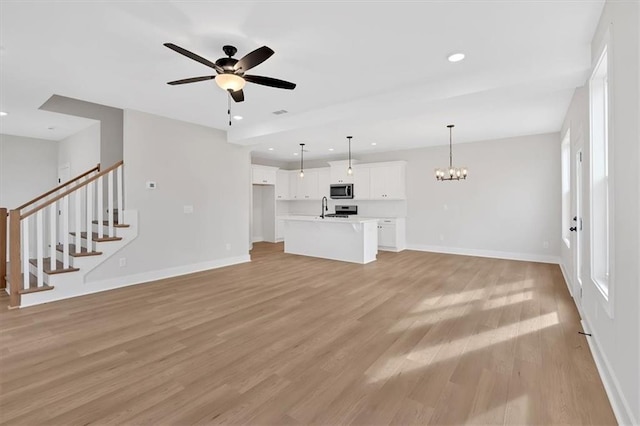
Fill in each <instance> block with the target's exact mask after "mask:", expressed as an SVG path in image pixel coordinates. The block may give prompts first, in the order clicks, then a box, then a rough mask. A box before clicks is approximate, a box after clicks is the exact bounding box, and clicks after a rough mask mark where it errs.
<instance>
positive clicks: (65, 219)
mask: <svg viewBox="0 0 640 426" xmlns="http://www.w3.org/2000/svg"><path fill="white" fill-rule="evenodd" d="M61 201H62V202H61V203H60V210H61V212H62V215H61V219H60V220H61V223H62V227H61V228H60V241H62V267H63V268H64V269H67V268H69V196H68V195H67V196H66V197H64V198H62V200H61Z"/></svg>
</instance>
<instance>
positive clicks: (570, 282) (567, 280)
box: [560, 262, 578, 306]
mask: <svg viewBox="0 0 640 426" xmlns="http://www.w3.org/2000/svg"><path fill="white" fill-rule="evenodd" d="M560 271H562V276H563V277H564V282H565V284H566V285H567V289H568V290H569V294H570V295H571V297H573V280H572V279H570V278H569V274H567V270H566V269H565V267H564V263H562V262H560ZM576 306H578V304H577V303H576Z"/></svg>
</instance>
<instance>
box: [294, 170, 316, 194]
mask: <svg viewBox="0 0 640 426" xmlns="http://www.w3.org/2000/svg"><path fill="white" fill-rule="evenodd" d="M296 178H297V179H298V190H297V195H298V198H296V199H297V200H317V199H319V198H320V196H319V191H318V171H317V170H305V172H304V177H303V178H301V177H300V174H296Z"/></svg>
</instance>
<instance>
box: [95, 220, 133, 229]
mask: <svg viewBox="0 0 640 426" xmlns="http://www.w3.org/2000/svg"><path fill="white" fill-rule="evenodd" d="M93 223H95V224H96V225H97V224H98V221H97V220H94V221H93ZM102 224H103V225H104V226H109V221H108V220H103V221H102ZM113 226H114V228H128V227H129V225H127V224H125V223H117V222H114V223H113Z"/></svg>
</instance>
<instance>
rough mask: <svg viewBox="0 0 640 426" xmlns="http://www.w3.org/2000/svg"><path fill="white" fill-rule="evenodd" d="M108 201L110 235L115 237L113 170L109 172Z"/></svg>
mask: <svg viewBox="0 0 640 426" xmlns="http://www.w3.org/2000/svg"><path fill="white" fill-rule="evenodd" d="M107 203H108V209H109V210H108V212H109V214H108V215H107V216H108V219H109V236H110V237H114V236H115V232H114V229H113V215H114V211H113V170H111V171H110V172H109V174H108V175H107Z"/></svg>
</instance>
